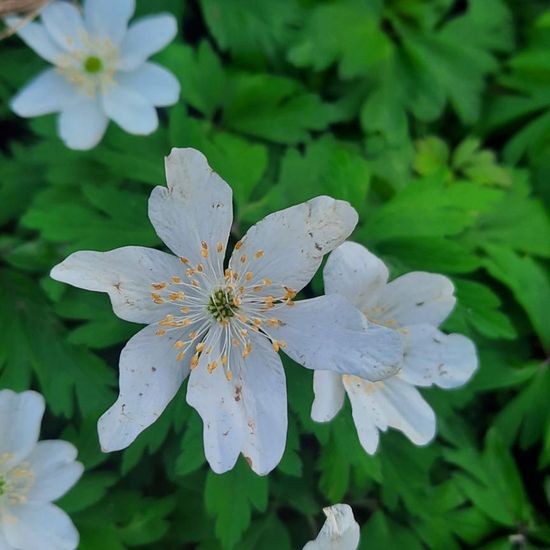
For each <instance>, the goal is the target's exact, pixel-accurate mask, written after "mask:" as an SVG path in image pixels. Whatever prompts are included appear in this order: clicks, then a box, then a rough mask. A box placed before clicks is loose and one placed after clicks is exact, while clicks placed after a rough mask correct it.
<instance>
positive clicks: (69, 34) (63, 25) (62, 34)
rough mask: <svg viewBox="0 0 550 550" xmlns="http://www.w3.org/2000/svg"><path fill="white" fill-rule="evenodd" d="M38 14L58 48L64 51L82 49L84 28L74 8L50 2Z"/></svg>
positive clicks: (67, 3)
mask: <svg viewBox="0 0 550 550" xmlns="http://www.w3.org/2000/svg"><path fill="white" fill-rule="evenodd" d="M40 13H41V15H42V22H43V23H44V26H45V27H46V30H47V31H48V34H49V35H50V36H51V37H52V38H53V40H54V41H55V42H56V43H57V44H58V45H59V46H61V47H62V48H64V49H65V50H74V49H75V48H78V49H80V48H82V40H81V38H82V35H83V32H85V28H84V21H83V19H82V16H81V15H80V11H79V10H78V9H77V8H76V6H74V5H73V4H71V3H70V2H51V3H49V4H48V5H47V6H46V7H45V8H44V9H43V10H42V11H41V12H40Z"/></svg>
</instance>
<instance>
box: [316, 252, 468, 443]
mask: <svg viewBox="0 0 550 550" xmlns="http://www.w3.org/2000/svg"><path fill="white" fill-rule="evenodd" d="M324 281H325V291H326V293H327V294H331V295H332V294H334V293H338V294H341V295H343V296H345V297H346V298H348V300H349V301H350V302H351V303H352V304H354V305H355V306H356V307H357V308H358V309H359V310H361V311H362V312H363V313H364V314H365V316H366V317H367V318H368V319H369V321H371V322H373V323H377V324H379V325H383V326H387V327H391V328H393V329H394V330H395V332H396V334H397V333H399V334H400V335H401V337H402V340H403V365H402V368H401V370H399V372H398V373H397V374H395V375H394V376H392V377H391V378H388V379H386V380H384V381H380V382H370V381H368V380H363V379H361V378H358V377H357V376H348V375H345V376H343V377H342V376H339V375H338V374H336V373H333V372H320V371H316V372H315V374H314V390H315V401H314V403H313V407H312V411H311V415H312V418H313V419H314V420H316V421H318V422H327V421H328V420H331V419H332V418H333V417H334V416H335V415H336V413H337V412H338V411H339V410H340V408H341V407H342V404H343V401H344V390H345V391H346V392H347V394H348V397H349V399H350V401H351V407H352V412H353V419H354V422H355V426H356V427H357V431H358V435H359V439H360V441H361V445H362V446H363V447H364V449H365V450H366V451H367V453H370V454H373V453H374V452H375V451H376V449H377V447H378V439H379V433H378V430H382V431H385V430H386V429H387V428H388V427H392V428H396V429H397V430H400V431H402V432H403V433H404V434H405V435H406V436H407V437H408V438H409V439H410V440H411V441H412V442H413V443H415V444H416V445H425V444H426V443H428V442H429V441H430V440H431V439H432V438H433V437H434V435H435V427H436V426H435V425H436V420H435V414H434V412H433V410H432V409H431V408H430V406H429V405H428V404H427V403H426V401H424V399H423V398H422V396H421V395H420V392H419V391H418V390H417V389H416V387H415V386H430V385H432V384H435V385H437V386H439V387H441V388H455V387H457V386H461V385H462V384H465V383H466V382H467V381H468V379H469V378H470V377H471V376H472V374H473V373H474V371H475V370H476V368H477V364H478V361H477V356H476V351H475V347H474V345H473V343H472V342H471V341H470V340H469V339H468V338H466V337H465V336H462V335H460V334H449V335H447V334H444V333H442V332H441V331H439V330H438V329H437V327H438V325H440V324H441V323H442V322H443V321H444V320H445V318H446V317H447V316H448V315H449V313H450V312H451V311H452V309H453V307H454V305H455V301H456V300H455V297H454V296H453V292H454V287H453V285H452V283H451V281H449V279H447V277H444V276H443V275H436V274H433V273H424V272H412V273H407V274H406V275H403V276H402V277H398V278H397V279H395V280H394V281H392V282H390V283H388V282H387V281H388V269H387V268H386V266H385V265H384V263H383V262H382V261H381V260H379V259H378V258H377V257H376V256H374V255H373V254H371V253H370V252H369V251H368V250H367V249H366V248H365V247H363V246H361V245H359V244H356V243H352V242H346V243H344V244H343V245H341V246H340V247H338V248H337V249H336V250H335V251H334V252H333V253H332V254H331V255H330V257H329V258H328V260H327V264H326V266H325V270H324Z"/></svg>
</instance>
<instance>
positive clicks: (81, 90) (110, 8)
mask: <svg viewBox="0 0 550 550" xmlns="http://www.w3.org/2000/svg"><path fill="white" fill-rule="evenodd" d="M134 4H135V2H134V0H86V1H85V2H84V7H83V13H81V11H80V10H79V9H78V8H77V7H76V6H75V5H74V4H72V3H70V2H65V1H62V0H57V1H54V2H52V3H50V4H48V5H47V6H46V7H45V8H43V9H42V11H41V12H40V14H41V19H42V22H41V23H40V22H34V21H33V22H26V21H24V20H23V19H22V18H19V17H7V18H6V23H7V24H8V25H10V26H11V27H13V28H15V29H17V34H18V35H19V36H20V37H21V38H22V39H23V41H24V42H25V43H26V44H27V45H28V46H30V47H31V48H32V49H33V50H34V51H35V52H36V53H37V54H38V55H40V56H41V57H42V58H44V59H45V60H46V61H49V62H50V63H52V65H54V67H53V68H49V69H46V70H44V71H43V72H41V73H40V74H39V75H38V76H37V77H35V78H34V79H33V80H32V81H31V82H30V83H29V84H27V86H26V87H25V88H23V89H22V90H21V91H20V92H19V94H17V95H16V96H15V98H14V99H13V100H12V103H11V107H12V109H13V110H14V111H15V112H16V113H17V114H18V115H20V116H23V117H34V116H39V115H45V114H49V113H60V114H59V117H58V131H59V134H60V136H61V138H62V139H63V141H64V142H65V144H66V145H67V147H70V148H71V149H91V148H92V147H95V145H97V143H99V141H100V140H101V138H102V137H103V134H104V133H105V130H106V128H107V124H108V122H109V119H112V120H114V121H115V122H116V123H117V124H118V125H119V126H120V127H121V128H122V129H123V130H125V131H126V132H129V133H131V134H140V135H145V134H150V133H151V132H153V131H154V130H155V129H156V128H157V126H158V117H157V112H156V109H155V107H162V106H166V105H172V104H174V103H176V101H177V100H178V96H179V91H180V86H179V83H178V81H177V79H176V78H175V77H174V75H173V74H172V73H171V72H169V71H167V70H166V69H165V68H164V67H161V66H160V65H158V64H156V63H151V62H148V61H147V58H148V57H150V56H151V55H152V54H154V53H155V52H157V51H159V50H161V49H163V48H164V47H165V46H166V45H167V44H168V43H169V42H170V41H171V40H172V39H173V38H174V36H175V35H176V31H177V25H176V20H175V18H174V17H173V16H172V15H170V14H167V13H162V14H157V15H150V16H146V17H143V18H141V19H139V20H137V21H136V22H134V23H133V24H132V25H130V27H128V21H129V19H130V17H131V16H132V14H133V13H134V8H135V5H134Z"/></svg>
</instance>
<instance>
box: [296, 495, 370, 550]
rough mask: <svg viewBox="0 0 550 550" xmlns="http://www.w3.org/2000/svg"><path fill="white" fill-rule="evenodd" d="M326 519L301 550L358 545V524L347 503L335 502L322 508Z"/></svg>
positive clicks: (341, 549) (333, 549)
mask: <svg viewBox="0 0 550 550" xmlns="http://www.w3.org/2000/svg"><path fill="white" fill-rule="evenodd" d="M323 512H324V513H325V515H326V516H327V519H326V521H325V523H324V525H323V527H322V528H321V531H320V532H319V535H318V536H317V538H316V539H315V540H312V541H310V542H308V543H307V544H306V545H305V546H304V548H303V550H355V549H356V548H357V546H358V545H359V536H360V529H359V524H358V523H357V522H356V521H355V518H354V517H353V510H352V509H351V506H349V505H348V504H335V505H334V506H330V507H328V508H324V509H323Z"/></svg>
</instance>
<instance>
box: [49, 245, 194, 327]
mask: <svg viewBox="0 0 550 550" xmlns="http://www.w3.org/2000/svg"><path fill="white" fill-rule="evenodd" d="M178 275H183V266H182V264H181V262H180V261H179V260H178V259H177V258H176V257H174V256H172V255H170V254H166V253H165V252H161V251H160V250H155V249H154V248H144V247H141V246H125V247H123V248H117V249H115V250H110V251H109V252H89V251H82V252H75V253H74V254H71V255H70V256H69V257H68V258H67V259H66V260H64V261H63V262H61V263H60V264H58V265H56V266H55V267H54V268H53V269H52V271H51V273H50V276H51V277H52V278H53V279H55V280H56V281H61V282H62V283H68V284H70V285H73V286H76V287H78V288H84V289H86V290H93V291H96V292H107V293H108V294H109V298H110V299H111V303H112V305H113V310H114V312H115V313H116V314H117V315H118V316H119V317H120V318H121V319H125V320H126V321H132V322H135V323H154V322H157V321H159V320H161V319H162V318H163V317H164V316H165V315H166V314H167V313H173V308H174V306H173V305H172V304H156V303H154V302H153V300H152V299H151V292H152V291H153V290H152V287H151V284H152V283H160V282H166V281H167V279H168V278H170V277H175V276H178Z"/></svg>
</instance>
